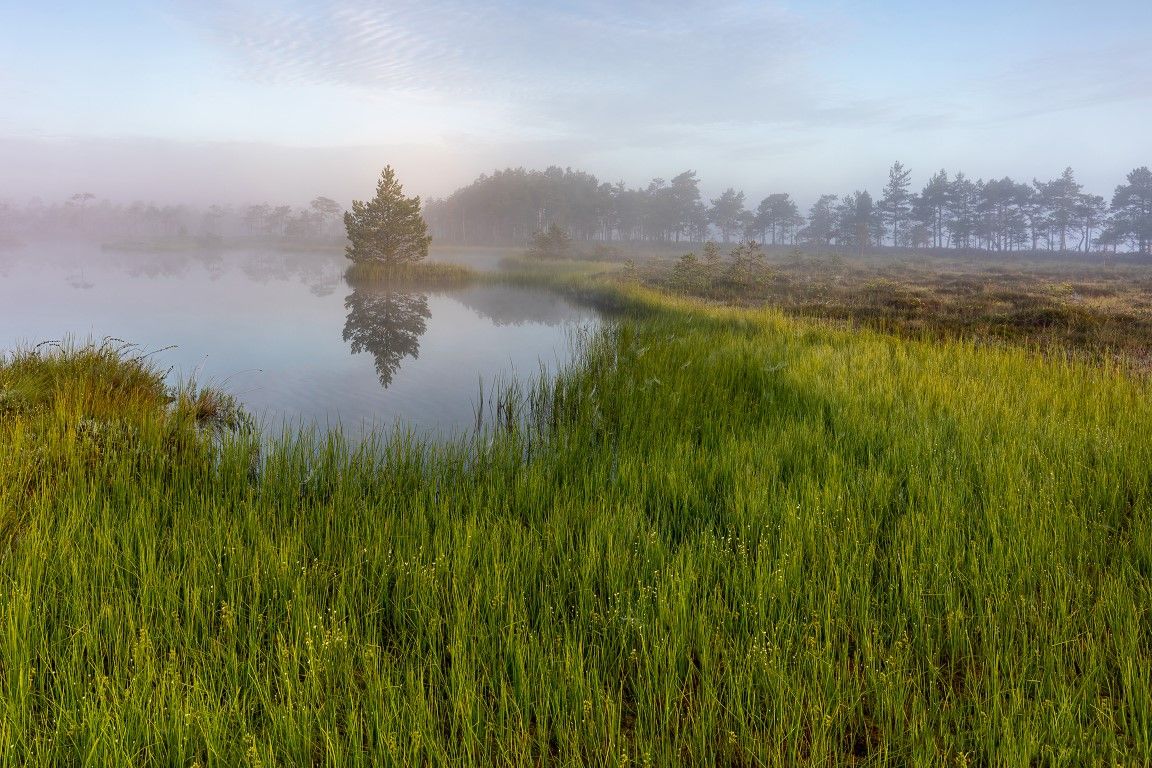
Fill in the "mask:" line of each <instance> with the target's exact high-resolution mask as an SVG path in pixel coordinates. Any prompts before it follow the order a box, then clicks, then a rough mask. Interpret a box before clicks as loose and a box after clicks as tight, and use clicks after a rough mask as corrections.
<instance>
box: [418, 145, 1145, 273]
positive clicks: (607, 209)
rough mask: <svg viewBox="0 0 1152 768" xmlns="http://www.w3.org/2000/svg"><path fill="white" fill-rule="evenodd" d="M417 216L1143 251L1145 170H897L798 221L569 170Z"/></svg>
mask: <svg viewBox="0 0 1152 768" xmlns="http://www.w3.org/2000/svg"><path fill="white" fill-rule="evenodd" d="M424 216H425V218H426V219H427V221H428V223H429V225H430V227H431V230H432V234H433V236H434V237H435V238H436V239H437V240H438V241H447V242H457V243H470V244H488V245H508V244H522V243H527V242H529V241H531V239H532V238H533V236H534V235H535V234H536V233H539V232H543V231H546V230H548V229H549V228H550V227H551V226H552V225H555V226H557V227H559V228H560V229H561V230H563V231H564V232H565V234H566V235H568V236H570V237H572V238H573V239H576V240H585V241H624V242H628V241H644V242H657V243H668V242H680V241H689V242H703V241H706V240H709V239H712V238H713V237H718V238H719V239H721V240H723V241H724V242H732V241H733V240H755V241H757V242H759V243H763V244H774V245H781V244H786V245H793V244H800V243H805V244H810V245H819V246H825V247H835V248H839V249H861V250H862V249H864V248H875V247H896V248H917V249H923V248H935V249H942V248H956V249H964V250H985V251H1040V250H1048V251H1059V252H1068V251H1080V252H1089V251H1121V250H1125V251H1132V252H1136V253H1141V254H1152V171H1149V169H1148V168H1147V167H1146V166H1143V167H1140V168H1136V169H1135V170H1133V171H1132V172H1131V173H1129V174H1128V175H1127V178H1126V180H1125V183H1122V184H1120V185H1118V186H1117V187H1116V189H1115V191H1114V192H1113V195H1112V197H1111V199H1110V200H1106V199H1105V198H1104V197H1103V196H1101V195H1096V194H1092V193H1090V192H1086V191H1085V190H1084V188H1083V186H1082V185H1081V184H1080V183H1079V182H1078V181H1077V180H1076V176H1075V173H1074V172H1073V170H1072V169H1071V168H1067V169H1065V170H1064V172H1063V173H1062V174H1060V176H1058V177H1057V178H1055V179H1051V180H1048V181H1040V180H1036V179H1034V180H1032V181H1031V182H1022V181H1015V180H1013V179H1011V178H1008V177H1004V178H1001V179H988V180H984V179H976V180H972V179H970V178H968V177H967V176H965V175H964V174H963V173H956V174H954V175H950V174H949V173H948V172H947V171H945V170H941V171H938V172H937V173H935V174H933V175H932V176H931V177H930V178H929V179H928V182H927V183H926V184H925V185H924V186H923V188H921V189H920V190H919V191H916V190H914V189H913V187H912V173H911V171H910V170H909V169H907V168H905V167H904V166H903V165H902V164H901V163H899V162H897V163H895V164H893V166H892V167H891V169H890V170H889V173H888V180H887V183H886V184H885V185H884V187H883V189H882V190H881V194H880V196H879V198H874V197H873V196H872V195H871V193H869V192H868V191H867V190H864V191H855V192H852V193H850V194H844V195H832V194H828V195H821V196H820V197H819V198H817V200H816V201H815V202H814V203H813V204H812V206H811V207H810V208H809V209H808V211H807V215H802V214H801V211H800V209H799V207H798V206H797V204H796V202H795V201H794V200H793V199H792V197H791V196H790V195H789V194H787V193H784V192H778V193H774V194H770V195H768V196H767V197H765V198H764V199H762V200H761V201H760V202H759V203H757V204H755V205H754V206H753V205H752V204H751V203H750V201H748V200H747V199H746V198H745V195H744V193H743V192H742V191H738V190H736V189H734V188H728V189H726V190H725V191H724V192H723V193H721V194H720V195H719V196H718V197H715V198H712V199H708V200H706V199H705V198H704V197H703V195H702V194H701V192H700V184H699V179H698V178H697V175H696V173H695V172H694V171H684V172H683V173H680V174H678V175H676V176H674V177H672V178H671V179H670V180H665V179H662V178H657V179H653V180H652V181H651V182H649V183H648V184H647V186H644V187H636V188H631V187H628V186H626V185H625V184H624V183H623V182H619V183H615V184H612V183H605V182H600V181H599V180H598V179H597V178H596V177H595V176H593V175H591V174H589V173H585V172H583V171H575V170H572V169H570V168H563V169H562V168H558V167H550V168H547V169H546V170H543V171H538V170H525V169H523V168H514V169H513V168H510V169H506V170H502V171H496V172H494V173H492V174H490V175H488V174H486V175H483V176H481V177H480V178H478V179H477V180H476V181H474V182H472V183H471V184H469V185H468V186H466V187H463V188H461V189H459V190H457V191H456V192H454V193H452V194H451V195H449V196H448V197H446V198H443V199H436V200H430V201H428V203H427V205H426V206H425V211H424Z"/></svg>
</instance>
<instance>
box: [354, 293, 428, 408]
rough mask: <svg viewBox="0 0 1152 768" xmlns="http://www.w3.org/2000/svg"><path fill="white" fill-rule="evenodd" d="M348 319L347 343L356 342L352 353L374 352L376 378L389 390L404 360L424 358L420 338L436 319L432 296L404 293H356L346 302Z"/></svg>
mask: <svg viewBox="0 0 1152 768" xmlns="http://www.w3.org/2000/svg"><path fill="white" fill-rule="evenodd" d="M344 308H345V309H347V310H348V319H347V321H345V323H344V341H348V342H351V343H352V353H353V354H357V353H360V352H371V353H372V356H373V357H374V358H375V359H376V375H377V376H379V377H380V383H381V384H382V385H383V386H385V387H387V386H388V385H389V384H391V383H392V377H393V376H394V375H395V374H396V371H398V370H399V369H400V363H401V362H403V360H404V358H406V357H411V358H413V359H416V358H417V357H419V356H420V337H421V336H423V335H424V331H425V330H427V328H428V325H427V320H428V318H429V317H431V316H432V312H431V310H429V309H428V297H427V296H424V295H421V294H414V293H404V292H402V291H388V290H383V291H365V290H356V291H353V292H352V293H351V294H349V296H348V297H347V298H346V299H344Z"/></svg>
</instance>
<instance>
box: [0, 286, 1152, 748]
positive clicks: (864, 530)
mask: <svg viewBox="0 0 1152 768" xmlns="http://www.w3.org/2000/svg"><path fill="white" fill-rule="evenodd" d="M617 303H619V304H620V305H622V306H629V307H633V308H634V307H637V306H643V307H645V308H646V314H645V316H644V317H643V318H642V319H637V320H627V319H623V320H620V321H618V322H617V323H614V324H612V325H611V326H609V327H606V328H605V329H604V330H603V331H602V332H598V333H597V334H595V335H592V336H589V337H587V338H586V339H584V340H583V342H582V344H583V348H582V353H581V355H580V357H579V360H578V362H577V363H576V364H575V365H574V366H573V367H571V368H569V369H567V370H564V371H562V372H561V373H560V374H559V375H557V376H556V377H555V378H554V379H552V380H543V381H540V382H538V383H537V385H536V386H534V387H532V388H530V389H529V390H526V391H523V392H520V393H515V392H509V393H505V396H504V397H503V399H502V408H501V416H502V417H503V418H501V419H500V420H499V421H498V422H496V421H493V422H491V423H490V428H489V430H488V431H487V433H486V434H484V435H483V436H481V438H479V439H477V440H476V441H475V443H473V444H450V445H424V444H421V443H419V442H418V441H414V440H413V439H411V438H410V437H405V436H401V435H397V436H393V437H391V438H389V437H381V438H380V439H379V440H378V441H376V442H374V443H369V444H367V445H365V446H364V447H362V448H359V449H357V450H350V449H349V448H348V447H347V444H346V443H345V442H343V441H342V440H341V439H340V438H339V436H338V435H311V436H309V435H301V436H299V437H294V438H287V439H284V440H281V441H278V442H276V443H275V444H274V445H273V446H272V447H271V449H270V450H269V451H268V452H267V453H266V454H265V455H264V456H263V460H262V461H261V462H259V463H258V464H257V465H254V463H253V461H252V456H253V451H254V450H256V449H257V445H258V440H257V438H255V437H244V436H243V435H240V436H238V437H236V438H235V439H233V440H231V441H227V442H225V443H224V444H223V445H220V444H219V443H217V442H213V441H205V440H204V439H203V438H202V437H198V436H200V435H202V434H203V430H200V429H198V428H197V427H196V426H195V422H194V420H192V421H189V420H188V419H187V418H185V419H184V420H180V419H179V418H178V417H177V416H175V415H174V411H173V410H172V409H171V408H170V407H166V406H164V405H163V403H162V402H161V400H162V396H161V395H155V396H154V395H147V396H145V395H144V394H141V395H140V396H139V397H140V398H142V399H141V400H139V401H138V405H136V406H133V407H131V408H128V407H125V408H124V409H123V410H119V409H116V408H114V407H111V406H113V405H114V404H115V403H116V402H119V400H118V398H119V395H118V394H115V392H114V391H113V390H109V389H108V388H107V387H106V385H105V382H106V381H115V380H118V379H117V377H118V376H121V373H120V369H119V368H117V367H116V366H115V365H113V366H112V369H111V370H110V371H107V372H101V373H99V374H98V375H96V374H94V375H93V376H92V377H90V378H89V379H88V380H85V379H83V378H77V377H74V376H71V375H70V376H66V377H55V378H53V377H51V376H41V375H40V374H39V373H37V371H40V370H42V369H43V367H42V365H43V366H48V367H51V365H52V364H56V363H51V361H49V362H48V363H43V364H42V365H41V363H37V361H35V360H32V359H23V360H15V361H13V360H6V361H4V362H3V363H2V364H0V392H4V393H12V392H14V393H16V394H4V395H3V396H0V403H8V402H12V403H23V405H16V406H0V507H2V510H3V515H4V520H5V521H6V528H5V530H6V532H7V533H6V539H5V542H4V547H5V549H4V551H3V553H2V554H0V755H2V757H0V762H3V763H6V764H11V765H27V764H34V765H35V764H39V765H59V764H91V765H201V766H208V765H264V766H271V765H310V764H315V765H614V766H620V765H749V766H754V765H792V764H810V765H845V764H848V765H851V764H855V765H908V764H919V765H941V764H952V765H965V764H973V765H976V764H984V765H992V764H995V765H1000V764H1011V765H1017V764H1037V765H1049V764H1052V765H1058V764H1067V765H1081V764H1124V765H1133V764H1141V763H1147V762H1149V761H1152V672H1150V670H1152V664H1150V658H1149V657H1150V655H1152V617H1150V615H1149V609H1150V606H1152V589H1150V585H1152V525H1150V520H1149V506H1150V501H1152V472H1150V467H1152V439H1150V435H1152V405H1150V401H1149V394H1150V393H1149V386H1148V384H1147V383H1146V382H1144V381H1141V380H1137V379H1133V378H1130V377H1128V376H1126V375H1124V374H1122V373H1121V372H1119V371H1117V370H1113V369H1108V368H1104V367H1099V366H1088V365H1086V364H1083V363H1079V362H1074V361H1062V360H1058V359H1046V360H1042V359H1040V358H1039V357H1037V356H1034V355H1030V354H1029V353H1027V352H1025V351H1020V350H1001V349H992V348H987V347H978V346H975V345H971V344H961V343H938V344H929V343H919V342H910V341H904V340H898V339H893V338H890V337H884V336H880V335H873V334H870V333H867V332H857V333H848V332H843V331H836V330H831V329H829V328H826V327H821V326H819V325H813V324H808V323H805V322H800V321H791V320H786V319H784V318H783V317H782V316H779V315H777V314H774V313H771V312H759V313H751V312H745V311H734V310H705V309H702V308H700V307H698V306H695V305H691V304H687V303H676V302H673V301H671V300H666V299H663V298H661V297H659V296H657V295H655V294H651V293H645V292H642V291H639V290H632V291H631V292H623V293H621V294H620V295H618V297H617ZM58 362H59V361H58ZM101 364H103V363H101ZM128 365H129V370H126V371H125V372H124V373H123V376H135V375H136V373H134V372H133V371H131V370H130V368H131V364H130V363H129V364H128ZM145 380H146V377H145ZM30 382H31V383H30ZM137 390H140V391H151V390H148V387H147V386H143V387H134V388H133V389H132V391H137ZM156 391H159V390H156ZM101 392H102V393H103V394H95V393H101ZM148 398H151V399H148ZM32 401H35V402H36V403H38V405H37V406H36V407H30V406H28V405H27V403H29V402H32ZM125 402H137V401H132V400H126V401H125ZM149 405H151V406H152V407H151V409H149V407H148V406H149ZM106 406H107V407H106ZM509 409H511V410H512V412H513V417H512V418H507V416H506V414H507V413H508V412H509ZM141 414H143V415H141ZM85 420H89V421H94V422H96V423H100V424H102V425H105V426H102V427H100V429H105V430H111V431H115V429H120V428H114V427H112V426H110V425H113V424H117V423H121V422H122V421H124V420H127V423H128V424H130V425H131V426H130V428H127V427H126V428H124V429H121V430H120V432H116V434H115V435H114V436H113V437H109V438H107V439H105V441H104V442H100V441H95V442H93V440H92V439H91V438H90V436H89V432H90V431H91V429H82V428H81V427H80V426H79V425H80V424H81V423H83V422H84V421H85ZM109 434H111V432H109ZM173 435H177V436H178V437H177V438H174V437H173ZM254 466H255V467H256V468H255V469H254Z"/></svg>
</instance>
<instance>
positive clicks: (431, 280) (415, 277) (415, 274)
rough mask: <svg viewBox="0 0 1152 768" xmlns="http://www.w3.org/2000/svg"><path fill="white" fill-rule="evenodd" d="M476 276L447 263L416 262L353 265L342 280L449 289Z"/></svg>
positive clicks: (462, 268) (457, 265) (464, 283)
mask: <svg viewBox="0 0 1152 768" xmlns="http://www.w3.org/2000/svg"><path fill="white" fill-rule="evenodd" d="M477 277H478V273H477V272H476V270H474V269H472V268H471V267H469V266H466V265H463V264H447V263H444V262H438V261H418V262H415V263H412V264H400V265H396V266H388V265H384V264H375V263H370V262H361V263H357V264H353V265H352V266H350V267H349V268H348V270H347V271H346V272H345V278H346V279H347V280H348V283H349V284H350V285H353V286H358V285H379V284H381V283H387V284H397V285H416V286H424V287H451V286H457V285H467V284H468V283H471V282H473V281H474V280H476V279H477Z"/></svg>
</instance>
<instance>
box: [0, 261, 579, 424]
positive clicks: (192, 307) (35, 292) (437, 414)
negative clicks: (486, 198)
mask: <svg viewBox="0 0 1152 768" xmlns="http://www.w3.org/2000/svg"><path fill="white" fill-rule="evenodd" d="M346 265H347V261H346V260H345V259H343V258H342V257H341V256H339V255H338V254H333V253H323V252H321V253H316V252H301V253H283V252H275V251H269V250H259V249H253V250H244V251H213V250H194V251H181V252H176V253H119V252H115V251H109V250H102V249H101V248H100V247H98V246H95V245H91V244H82V243H53V244H45V243H39V244H36V245H28V246H21V247H17V248H9V249H6V250H2V251H0V307H3V312H2V313H0V352H3V351H7V350H8V349H12V348H15V347H27V346H30V345H34V344H38V343H41V342H44V341H51V340H62V339H68V338H71V339H75V340H78V341H84V340H87V339H92V340H95V341H100V340H101V339H103V338H105V337H114V338H118V339H123V340H126V341H129V342H132V343H134V344H137V345H139V349H140V351H143V352H155V355H154V360H155V362H156V364H157V365H158V366H160V368H161V369H168V368H170V369H171V370H170V372H169V380H170V381H171V382H172V383H180V382H188V381H190V380H193V379H194V380H195V381H196V382H197V383H198V384H200V385H209V386H218V387H220V388H221V389H223V390H225V391H227V392H229V393H232V394H235V395H236V396H237V397H238V399H239V401H240V402H241V404H242V405H243V406H244V407H245V408H246V409H248V410H249V411H250V412H251V413H252V414H254V415H255V416H256V417H257V418H258V420H259V421H261V423H262V424H263V425H264V426H265V428H267V429H269V430H276V429H278V428H280V427H281V426H289V427H291V426H297V425H299V426H307V425H315V426H317V427H319V428H321V429H323V428H325V427H333V426H339V427H341V428H343V429H344V430H345V431H346V432H347V433H348V434H349V435H351V436H353V437H356V436H358V435H362V434H363V433H364V431H365V430H367V429H371V428H383V429H389V428H392V427H406V428H411V429H413V430H415V431H416V432H421V433H436V434H439V435H441V436H445V437H448V436H451V435H453V434H460V433H463V432H466V431H469V430H471V429H472V428H473V427H474V423H475V409H476V405H477V401H478V397H479V394H480V382H481V381H483V383H484V389H485V391H490V390H491V388H492V386H493V385H495V384H497V383H499V382H504V383H512V382H514V381H519V382H525V381H527V380H528V379H530V378H533V377H535V376H538V375H539V374H540V373H541V371H542V370H546V371H554V370H555V369H556V367H557V366H558V365H560V364H563V363H564V362H566V361H567V360H569V359H570V356H571V346H570V343H569V342H570V335H571V333H572V332H573V330H574V329H578V328H584V327H590V326H595V325H596V324H597V323H598V322H599V319H598V316H597V314H596V312H594V311H593V310H591V309H589V308H586V307H581V306H577V305H575V304H572V303H571V302H569V301H567V300H565V299H563V298H560V297H558V296H556V295H553V294H549V293H546V292H542V291H537V290H528V289H521V288H513V287H508V286H492V285H475V286H470V287H464V288H459V289H453V290H447V291H422V290H396V289H388V288H355V289H354V288H352V287H350V286H349V285H348V284H347V283H346V282H345V280H344V269H345V267H346Z"/></svg>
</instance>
